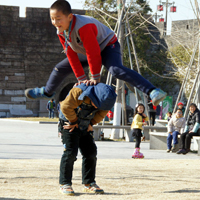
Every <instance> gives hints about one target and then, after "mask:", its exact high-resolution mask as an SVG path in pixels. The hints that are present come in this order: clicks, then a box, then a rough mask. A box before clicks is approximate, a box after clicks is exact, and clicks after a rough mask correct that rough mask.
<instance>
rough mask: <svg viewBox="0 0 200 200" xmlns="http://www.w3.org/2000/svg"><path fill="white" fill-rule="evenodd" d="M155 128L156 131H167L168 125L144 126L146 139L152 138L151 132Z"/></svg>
mask: <svg viewBox="0 0 200 200" xmlns="http://www.w3.org/2000/svg"><path fill="white" fill-rule="evenodd" d="M153 130H154V131H156V132H167V127H166V126H144V130H143V133H144V136H145V139H146V140H150V136H149V132H151V131H153Z"/></svg>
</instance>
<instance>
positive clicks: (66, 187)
mask: <svg viewBox="0 0 200 200" xmlns="http://www.w3.org/2000/svg"><path fill="white" fill-rule="evenodd" d="M59 191H60V192H61V193H62V194H65V195H69V196H74V190H73V189H72V186H71V185H61V186H60V190H59Z"/></svg>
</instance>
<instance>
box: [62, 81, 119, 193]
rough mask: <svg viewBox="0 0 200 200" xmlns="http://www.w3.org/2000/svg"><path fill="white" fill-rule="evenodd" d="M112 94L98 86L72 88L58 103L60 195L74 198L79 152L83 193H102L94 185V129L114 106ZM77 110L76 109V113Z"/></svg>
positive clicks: (109, 89)
mask: <svg viewBox="0 0 200 200" xmlns="http://www.w3.org/2000/svg"><path fill="white" fill-rule="evenodd" d="M115 100H116V94H115V91H114V90H113V89H112V87H111V86H109V85H106V84H103V83H98V84H97V85H92V86H87V85H86V84H83V83H82V84H81V85H78V86H76V87H74V88H72V89H71V90H70V92H69V94H68V96H67V97H66V98H65V100H64V101H62V102H61V113H60V116H59V120H60V128H61V135H62V142H63V146H64V152H63V155H62V158H61V162H60V179H59V183H60V192H61V193H63V194H66V195H74V190H73V189H72V171H73V165H74V161H76V159H77V158H76V156H77V153H78V148H79V149H80V152H81V154H82V156H83V157H82V159H83V161H82V183H83V184H84V192H90V193H96V194H98V193H100V194H101V193H104V191H103V190H102V189H101V188H100V187H99V186H98V185H97V184H96V182H95V173H96V162H97V147H96V144H95V142H94V138H93V127H92V126H93V125H94V124H96V123H98V122H100V121H101V120H102V119H103V118H104V117H105V116H106V114H107V112H108V111H109V110H110V109H111V108H112V107H113V106H114V103H115ZM77 108H78V109H77Z"/></svg>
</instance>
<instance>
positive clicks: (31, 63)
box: [0, 6, 85, 117]
mask: <svg viewBox="0 0 200 200" xmlns="http://www.w3.org/2000/svg"><path fill="white" fill-rule="evenodd" d="M74 13H78V14H84V13H85V12H84V11H80V10H74ZM62 50H63V49H62V46H61V44H60V42H59V39H58V37H57V35H56V29H55V27H54V26H53V25H52V24H51V21H50V17H49V9H47V8H26V17H25V18H21V17H19V7H14V6H0V117H6V116H7V117H8V116H11V114H12V115H29V114H33V115H34V116H38V115H39V110H40V101H39V100H37V101H33V100H30V99H27V98H26V97H25V96H24V90H25V89H26V88H32V87H41V86H44V85H45V84H46V82H47V80H48V77H49V75H50V73H51V71H52V69H53V67H54V66H55V65H56V64H57V63H58V62H60V61H61V60H62V59H64V58H65V57H66V56H65V54H63V53H61V52H62ZM75 81H76V78H75V76H74V75H73V74H71V75H70V76H69V77H68V78H67V79H65V80H64V81H63V83H62V85H61V86H60V87H59V88H58V91H56V92H57V94H56V96H55V100H57V99H58V95H59V91H60V90H61V89H62V88H63V87H64V86H65V85H67V84H68V83H70V82H75ZM28 110H29V111H28Z"/></svg>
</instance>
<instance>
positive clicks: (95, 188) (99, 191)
mask: <svg viewBox="0 0 200 200" xmlns="http://www.w3.org/2000/svg"><path fill="white" fill-rule="evenodd" d="M83 191H84V192H88V193H95V194H103V193H104V191H103V190H102V189H101V188H100V187H99V186H98V185H97V184H96V183H90V185H88V186H86V185H85V187H84V189H83Z"/></svg>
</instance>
